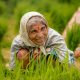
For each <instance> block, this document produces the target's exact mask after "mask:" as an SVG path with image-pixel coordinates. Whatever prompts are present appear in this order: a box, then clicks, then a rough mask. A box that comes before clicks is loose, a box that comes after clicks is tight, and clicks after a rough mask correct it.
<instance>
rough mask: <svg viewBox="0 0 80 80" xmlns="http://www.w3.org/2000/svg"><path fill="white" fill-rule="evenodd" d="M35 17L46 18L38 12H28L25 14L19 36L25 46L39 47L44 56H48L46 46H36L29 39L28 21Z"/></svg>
mask: <svg viewBox="0 0 80 80" xmlns="http://www.w3.org/2000/svg"><path fill="white" fill-rule="evenodd" d="M33 16H40V17H42V18H44V17H43V15H42V14H40V13H38V12H28V13H26V14H24V15H23V16H22V18H21V21H20V31H19V33H20V34H19V35H20V37H21V39H22V41H23V42H24V43H25V45H27V46H32V47H35V46H36V47H39V48H40V49H41V51H42V52H43V53H44V55H46V51H45V48H44V46H38V45H36V44H34V43H33V42H32V41H31V40H30V39H29V37H28V33H27V28H26V27H27V26H26V25H27V22H28V20H29V19H30V18H31V17H33ZM44 19H45V18H44Z"/></svg>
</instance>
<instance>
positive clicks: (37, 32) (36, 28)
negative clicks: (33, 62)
mask: <svg viewBox="0 0 80 80" xmlns="http://www.w3.org/2000/svg"><path fill="white" fill-rule="evenodd" d="M37 19H38V18H35V17H32V18H31V19H30V20H29V21H28V24H30V22H31V21H33V20H34V21H33V23H32V24H31V25H29V28H28V36H29V38H30V40H31V41H32V42H33V43H35V44H37V45H39V46H41V45H45V42H46V40H47V35H48V28H47V26H46V25H45V24H44V23H43V22H38V21H37Z"/></svg>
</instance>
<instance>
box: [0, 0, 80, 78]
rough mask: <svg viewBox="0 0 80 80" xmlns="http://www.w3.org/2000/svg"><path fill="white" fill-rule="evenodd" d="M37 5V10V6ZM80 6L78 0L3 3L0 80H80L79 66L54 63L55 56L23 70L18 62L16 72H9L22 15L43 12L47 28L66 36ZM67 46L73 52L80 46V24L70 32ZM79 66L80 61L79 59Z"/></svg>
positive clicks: (9, 0)
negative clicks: (11, 55) (65, 31)
mask: <svg viewBox="0 0 80 80" xmlns="http://www.w3.org/2000/svg"><path fill="white" fill-rule="evenodd" d="M36 6H37V7H36ZM79 6H80V1H79V0H50V1H49V0H0V80H80V66H78V64H77V66H78V68H77V67H76V66H75V65H74V64H72V65H70V64H69V63H68V61H67V59H65V60H64V62H63V63H61V64H60V63H59V62H58V61H56V62H54V61H53V60H52V56H51V57H50V58H49V59H48V61H47V63H46V58H44V59H43V60H41V61H40V63H38V61H37V60H36V61H33V60H32V62H31V63H30V65H29V66H28V67H27V68H26V69H25V70H24V69H21V64H22V63H19V62H18V61H17V60H16V66H15V68H14V70H10V69H9V62H10V47H11V43H12V40H13V38H14V37H15V36H16V35H17V34H18V33H19V23H20V18H21V16H22V15H23V14H24V13H26V12H29V11H38V12H40V13H42V14H43V15H44V16H45V18H46V20H47V21H48V25H49V26H50V27H51V28H53V29H55V30H56V31H58V32H59V33H60V34H63V31H64V30H65V29H66V25H67V24H68V22H69V20H70V19H71V18H72V16H73V14H74V13H75V12H76V11H77V9H78V7H79ZM65 41H66V44H67V46H68V48H69V49H70V50H72V51H74V50H75V48H76V47H77V46H78V44H80V25H77V24H74V25H73V28H72V29H67V34H66V40H65ZM77 61H78V62H79V63H80V59H79V60H77Z"/></svg>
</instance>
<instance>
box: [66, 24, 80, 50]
mask: <svg viewBox="0 0 80 80" xmlns="http://www.w3.org/2000/svg"><path fill="white" fill-rule="evenodd" d="M66 43H67V46H68V48H69V49H71V50H73V51H74V50H75V48H76V47H78V45H79V44H80V25H78V24H74V25H73V27H72V28H71V29H67V35H66Z"/></svg>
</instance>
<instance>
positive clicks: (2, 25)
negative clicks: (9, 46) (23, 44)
mask: <svg viewBox="0 0 80 80" xmlns="http://www.w3.org/2000/svg"><path fill="white" fill-rule="evenodd" d="M6 31H7V22H6V20H5V19H4V18H0V41H1V40H2V38H3V36H4V34H5V33H6Z"/></svg>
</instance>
